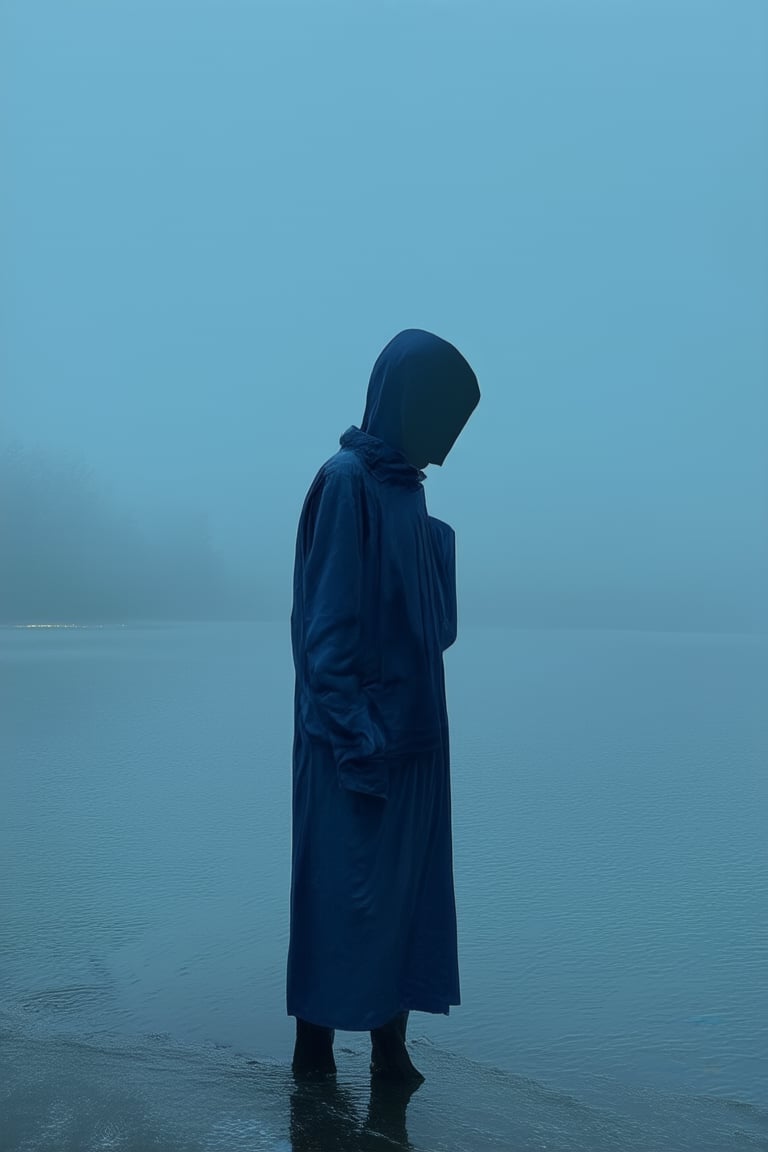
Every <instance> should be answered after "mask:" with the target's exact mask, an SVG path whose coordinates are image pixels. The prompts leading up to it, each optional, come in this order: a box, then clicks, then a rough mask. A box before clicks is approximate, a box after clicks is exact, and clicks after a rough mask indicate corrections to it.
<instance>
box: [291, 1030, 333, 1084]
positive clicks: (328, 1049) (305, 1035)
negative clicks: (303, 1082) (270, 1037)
mask: <svg viewBox="0 0 768 1152" xmlns="http://www.w3.org/2000/svg"><path fill="white" fill-rule="evenodd" d="M333 1037H334V1031H333V1029H332V1028H321V1027H320V1025H319V1024H309V1023H308V1022H307V1021H306V1020H299V1019H298V1017H297V1018H296V1046H295V1047H294V1050H293V1063H292V1065H291V1068H292V1069H293V1074H294V1076H299V1077H307V1076H309V1077H314V1076H332V1075H334V1074H335V1072H336V1061H335V1060H334V1058H333Z"/></svg>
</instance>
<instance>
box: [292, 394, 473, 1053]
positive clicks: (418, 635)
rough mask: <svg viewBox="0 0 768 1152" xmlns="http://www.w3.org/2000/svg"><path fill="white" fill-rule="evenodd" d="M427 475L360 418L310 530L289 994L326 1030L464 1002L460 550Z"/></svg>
mask: <svg viewBox="0 0 768 1152" xmlns="http://www.w3.org/2000/svg"><path fill="white" fill-rule="evenodd" d="M369 399H370V396H369ZM424 478H425V477H424V473H423V472H421V471H419V470H418V469H416V468H414V467H411V465H410V464H409V463H408V462H407V460H406V459H405V457H404V456H403V455H402V454H401V453H400V452H399V451H398V450H397V449H396V448H393V447H392V446H391V445H390V444H389V443H387V442H385V441H384V440H382V439H380V438H378V437H376V436H373V435H370V434H369V433H367V432H363V431H361V430H360V429H359V428H356V427H352V428H350V429H348V431H347V432H345V433H344V435H343V436H342V437H341V448H340V450H339V451H338V452H337V453H336V455H335V456H333V457H332V458H331V459H330V460H328V461H327V462H326V463H325V464H324V465H323V466H322V467H321V469H320V471H319V472H318V474H317V476H316V478H315V480H314V482H313V483H312V485H311V487H310V490H309V492H308V494H307V497H306V500H305V503H304V507H303V510H302V513H301V518H300V522H299V529H298V537H297V542H296V559H295V568H294V588H293V594H294V599H293V612H292V616H291V632H292V644H293V655H294V663H295V669H296V687H295V727H294V749H293V844H292V881H291V937H290V946H289V956H288V987H287V993H288V995H287V1001H288V1012H289V1014H290V1015H295V1016H298V1017H301V1018H302V1019H304V1020H308V1021H310V1022H311V1023H314V1024H320V1025H324V1026H326V1027H329V1028H340V1029H345V1030H350V1031H356V1030H364V1029H371V1028H377V1027H379V1026H381V1025H382V1024H384V1023H386V1022H387V1021H388V1020H390V1019H392V1017H394V1016H395V1015H397V1014H399V1013H400V1012H405V1011H411V1010H420V1011H425V1012H441V1013H448V1011H449V1006H450V1005H452V1004H458V1003H459V975H458V959H457V943H456V908H455V900H454V887H453V864H452V843H451V796H450V766H449V741H448V717H447V711H446V699H445V680H444V672H443V652H444V650H445V649H446V648H447V647H448V646H449V645H451V644H452V643H453V641H454V640H455V638H456V581H455V548H454V534H453V530H452V529H451V528H450V527H449V526H448V525H447V524H445V523H443V522H442V521H440V520H437V519H435V518H434V517H431V516H429V515H428V513H427V507H426V502H425V498H424V489H423V487H422V481H423V480H424Z"/></svg>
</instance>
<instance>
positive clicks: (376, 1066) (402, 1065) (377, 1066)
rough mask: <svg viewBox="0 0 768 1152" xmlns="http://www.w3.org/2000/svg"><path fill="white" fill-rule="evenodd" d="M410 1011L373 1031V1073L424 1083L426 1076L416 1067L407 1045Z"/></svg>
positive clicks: (389, 1077)
mask: <svg viewBox="0 0 768 1152" xmlns="http://www.w3.org/2000/svg"><path fill="white" fill-rule="evenodd" d="M407 1026H408V1013H407V1012H402V1013H401V1014H400V1015H399V1016H395V1017H394V1019H393V1020H390V1021H389V1023H388V1024H384V1025H383V1027H381V1028H374V1029H373V1030H372V1032H371V1074H372V1075H373V1076H376V1077H380V1078H381V1079H383V1080H393V1081H397V1082H399V1083H401V1084H409V1083H410V1084H422V1083H423V1081H424V1077H423V1076H422V1074H421V1072H419V1070H418V1068H415V1067H414V1065H413V1062H412V1060H411V1058H410V1056H409V1055H408V1049H407V1048H406V1046H405V1031H406V1028H407Z"/></svg>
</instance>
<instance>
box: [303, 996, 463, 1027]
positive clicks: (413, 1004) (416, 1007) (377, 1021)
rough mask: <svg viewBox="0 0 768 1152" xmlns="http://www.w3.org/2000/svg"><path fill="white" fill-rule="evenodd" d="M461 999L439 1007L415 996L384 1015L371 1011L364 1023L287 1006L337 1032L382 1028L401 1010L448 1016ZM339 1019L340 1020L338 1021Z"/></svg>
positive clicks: (356, 1019) (311, 1022) (354, 1019)
mask: <svg viewBox="0 0 768 1152" xmlns="http://www.w3.org/2000/svg"><path fill="white" fill-rule="evenodd" d="M460 1004H461V1001H460V1000H458V999H456V1000H449V1001H448V1003H446V1002H445V1001H441V1002H440V1005H439V1007H438V1006H437V1005H436V1004H435V1003H434V1001H433V1002H432V1004H431V1005H430V1006H429V1007H428V1006H427V1002H426V1001H425V1000H423V999H417V998H415V997H413V998H411V999H410V1000H401V1002H400V1007H399V1008H395V1009H394V1011H392V1012H387V1013H386V1014H385V1015H384V1016H382V1015H381V1014H380V1013H372V1014H371V1015H370V1016H369V1018H368V1019H367V1020H366V1021H365V1023H361V1022H360V1020H359V1018H353V1017H351V1016H347V1017H343V1018H342V1017H338V1016H334V1018H333V1020H331V1018H330V1017H323V1018H322V1019H321V1018H320V1016H318V1015H317V1014H316V1013H314V1012H309V1013H306V1012H304V1011H302V1009H301V1008H298V1007H297V1006H296V1005H295V1004H292V1005H290V1006H289V1008H288V1012H287V1015H288V1016H296V1017H297V1018H298V1019H300V1020H306V1022H307V1023H308V1024H314V1025H316V1026H317V1027H318V1028H331V1029H333V1030H338V1031H339V1032H370V1031H371V1030H372V1029H373V1028H382V1027H383V1026H384V1025H385V1024H388V1023H389V1021H390V1020H393V1019H394V1018H395V1016H399V1015H400V1014H401V1013H403V1012H427V1013H429V1014H430V1015H431V1016H450V1014H451V1008H457V1007H459V1006H460ZM340 1021H341V1022H340Z"/></svg>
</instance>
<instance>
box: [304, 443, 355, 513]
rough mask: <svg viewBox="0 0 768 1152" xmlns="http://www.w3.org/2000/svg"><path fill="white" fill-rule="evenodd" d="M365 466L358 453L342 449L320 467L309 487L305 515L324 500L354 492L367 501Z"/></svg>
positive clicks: (305, 501)
mask: <svg viewBox="0 0 768 1152" xmlns="http://www.w3.org/2000/svg"><path fill="white" fill-rule="evenodd" d="M364 487H365V466H364V464H363V463H362V461H361V460H360V459H359V457H358V455H357V453H356V452H349V451H344V450H343V449H340V450H339V451H338V452H336V453H334V455H333V456H331V457H330V458H329V459H328V460H326V461H325V462H324V463H323V464H321V465H320V467H319V468H318V470H317V472H316V473H315V478H314V480H313V481H312V483H311V484H310V486H309V490H308V491H307V495H306V498H305V500H304V513H305V515H306V514H309V513H310V511H311V510H312V509H313V508H314V507H315V506H316V505H317V504H318V503H319V502H320V501H321V500H322V499H323V498H325V499H328V498H330V499H331V500H333V499H334V497H336V496H341V495H342V494H348V493H349V492H350V491H351V492H353V493H354V494H355V495H356V496H358V497H359V498H360V499H363V500H364V499H365V494H364Z"/></svg>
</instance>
